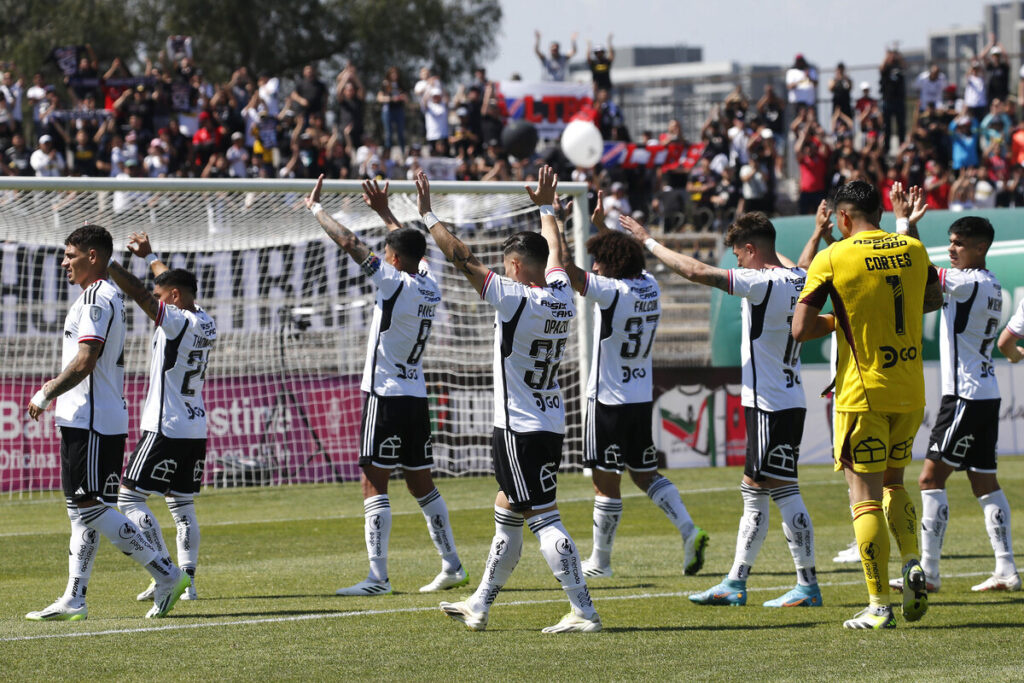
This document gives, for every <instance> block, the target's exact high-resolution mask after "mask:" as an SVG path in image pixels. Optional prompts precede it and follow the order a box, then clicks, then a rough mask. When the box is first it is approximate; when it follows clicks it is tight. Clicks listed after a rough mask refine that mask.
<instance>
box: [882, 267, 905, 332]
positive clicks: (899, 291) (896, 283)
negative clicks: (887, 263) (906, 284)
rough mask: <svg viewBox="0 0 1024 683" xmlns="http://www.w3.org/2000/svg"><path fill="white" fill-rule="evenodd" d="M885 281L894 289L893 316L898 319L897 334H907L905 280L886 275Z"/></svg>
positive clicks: (897, 276)
mask: <svg viewBox="0 0 1024 683" xmlns="http://www.w3.org/2000/svg"><path fill="white" fill-rule="evenodd" d="M885 281H886V282H887V283H888V285H889V286H890V287H891V288H892V305H893V309H894V310H893V314H894V315H895V317H896V320H895V322H896V334H906V331H907V325H906V316H905V315H904V312H903V280H902V279H900V276H899V275H886V276H885Z"/></svg>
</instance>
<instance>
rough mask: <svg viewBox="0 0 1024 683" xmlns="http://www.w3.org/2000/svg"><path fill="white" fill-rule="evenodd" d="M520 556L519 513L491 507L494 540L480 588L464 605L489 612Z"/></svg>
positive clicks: (521, 537) (520, 527)
mask: <svg viewBox="0 0 1024 683" xmlns="http://www.w3.org/2000/svg"><path fill="white" fill-rule="evenodd" d="M522 554H523V516H522V515H521V514H519V513H518V512H513V511H512V510H506V509H505V508H502V507H498V506H497V505H495V506H494V538H493V539H492V540H491V550H490V552H489V553H488V554H487V562H486V564H484V571H483V574H482V575H481V576H480V585H479V586H477V589H476V591H475V592H474V593H473V595H471V596H470V597H469V598H468V599H467V600H466V602H467V603H469V606H470V608H471V609H472V610H473V611H474V612H486V611H487V610H488V609H490V607H491V604H492V603H493V602H494V599H495V598H496V597H498V591H500V590H501V588H502V586H504V585H505V583H506V582H507V581H508V579H509V577H510V576H512V570H513V569H515V568H516V565H517V564H519V558H520V557H521V556H522Z"/></svg>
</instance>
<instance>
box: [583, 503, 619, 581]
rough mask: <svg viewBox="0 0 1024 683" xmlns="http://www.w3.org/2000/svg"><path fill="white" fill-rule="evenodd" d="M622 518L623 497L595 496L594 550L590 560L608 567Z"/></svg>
mask: <svg viewBox="0 0 1024 683" xmlns="http://www.w3.org/2000/svg"><path fill="white" fill-rule="evenodd" d="M621 519H622V499H621V498H606V497H605V496H594V550H593V552H592V553H591V555H590V561H591V562H594V563H595V564H597V565H598V566H601V567H607V566H609V565H610V564H611V562H612V546H613V545H614V544H615V532H616V531H618V529H619V521H620V520H621Z"/></svg>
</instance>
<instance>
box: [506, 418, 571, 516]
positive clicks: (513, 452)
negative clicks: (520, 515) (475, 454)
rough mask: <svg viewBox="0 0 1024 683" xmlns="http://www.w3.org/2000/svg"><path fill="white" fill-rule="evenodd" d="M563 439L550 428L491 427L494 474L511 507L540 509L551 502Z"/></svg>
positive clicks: (552, 500) (556, 481)
mask: <svg viewBox="0 0 1024 683" xmlns="http://www.w3.org/2000/svg"><path fill="white" fill-rule="evenodd" d="M564 440H565V437H564V436H563V435H561V434H555V433H553V432H524V433H517V432H513V431H512V430H510V429H502V428H501V427H495V428H494V436H493V441H492V450H491V454H492V457H493V460H494V476H495V477H496V478H497V480H498V486H499V487H500V488H501V491H502V492H503V493H504V494H505V497H506V498H508V502H509V503H510V504H511V505H512V509H513V510H516V511H517V512H522V511H524V510H541V509H544V508H546V507H550V506H551V505H553V504H554V502H555V493H556V490H557V489H558V466H559V465H560V464H561V462H562V442H563V441H564Z"/></svg>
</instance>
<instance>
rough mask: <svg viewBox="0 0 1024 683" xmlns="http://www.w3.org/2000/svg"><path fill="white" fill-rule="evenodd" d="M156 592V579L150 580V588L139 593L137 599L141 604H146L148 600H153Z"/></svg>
mask: <svg viewBox="0 0 1024 683" xmlns="http://www.w3.org/2000/svg"><path fill="white" fill-rule="evenodd" d="M155 591H156V579H150V580H149V588H147V589H146V590H144V591H142V592H141V593H139V594H138V595H136V596H135V599H136V600H138V601H139V602H145V601H146V600H152V599H153V593H154V592H155Z"/></svg>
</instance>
